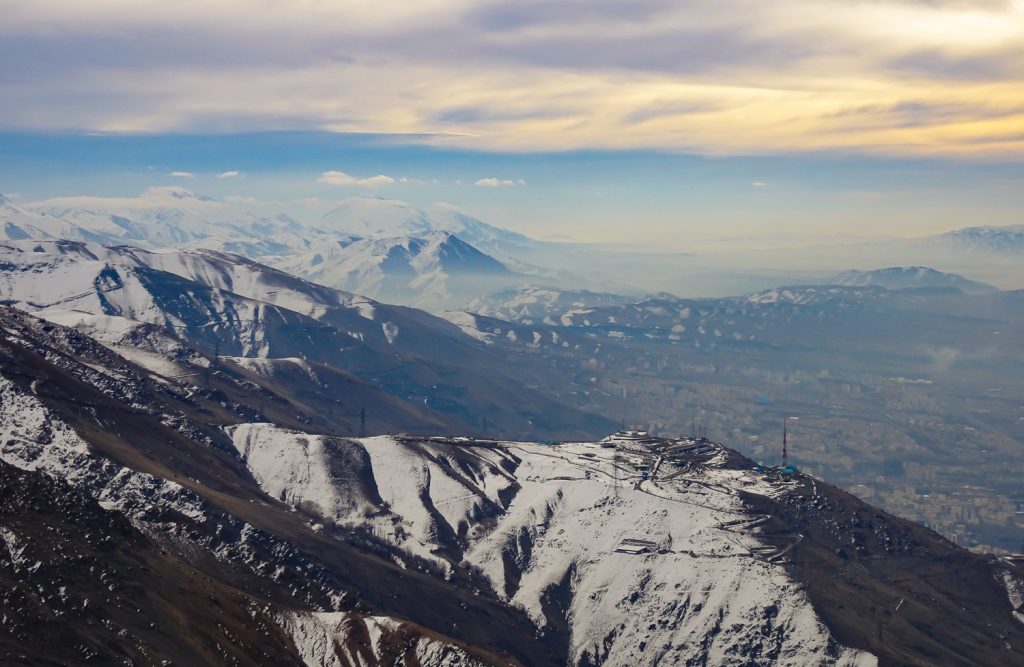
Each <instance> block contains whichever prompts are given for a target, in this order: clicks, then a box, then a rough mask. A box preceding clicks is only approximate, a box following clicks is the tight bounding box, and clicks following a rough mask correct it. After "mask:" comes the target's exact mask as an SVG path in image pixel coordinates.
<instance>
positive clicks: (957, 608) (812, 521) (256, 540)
mask: <svg viewBox="0 0 1024 667" xmlns="http://www.w3.org/2000/svg"><path fill="white" fill-rule="evenodd" d="M115 328H116V327H114V326H113V325H112V324H111V323H105V324H103V325H102V326H99V327H97V328H96V329H95V330H94V331H95V332H99V331H106V332H108V333H109V332H110V331H111V330H112V329H115ZM0 332H2V335H0V361H2V364H0V481H2V484H0V541H2V545H3V547H2V548H0V581H2V582H3V583H4V590H5V591H6V594H5V595H4V596H2V598H0V612H2V619H3V620H2V622H0V651H3V652H4V653H5V654H6V655H14V656H16V658H17V660H16V662H20V663H22V664H25V663H56V664H73V663H80V662H83V661H88V660H90V659H98V658H99V657H103V656H106V657H112V656H115V657H126V658H130V659H132V660H134V661H135V662H139V663H145V664H160V663H161V662H165V664H166V661H170V662H172V663H175V664H190V665H217V664H224V663H225V662H231V663H234V662H237V663H238V664H288V665H291V664H296V665H310V666H323V665H332V666H333V665H340V666H344V665H365V666H374V667H376V666H383V665H394V664H406V665H408V664H415V665H421V666H422V667H448V666H451V667H455V666H456V665H458V666H462V667H477V666H481V665H495V666H497V665H502V666H506V665H507V666H512V665H540V666H548V665H550V666H552V667H554V666H563V665H564V666H570V667H577V666H579V667H583V666H593V665H605V666H608V667H613V666H627V665H628V666H631V667H632V666H637V667H646V666H653V665H666V664H698V665H711V664H715V665H737V666H738V665H770V664H771V665H774V664H781V665H805V664H822V665H874V664H894V663H900V664H925V663H927V664H965V665H982V664H1005V665H1016V664H1024V659H1022V658H1021V654H1020V651H1019V647H1020V646H1022V645H1024V623H1022V622H1021V621H1020V620H1018V619H1017V617H1016V616H1015V614H1017V615H1020V614H1021V611H1022V610H1021V606H1022V604H1024V601H1022V600H1021V599H1020V590H1021V587H1022V585H1024V582H1022V573H1021V571H1020V565H1018V564H1015V563H1014V562H1012V561H1004V560H999V559H989V558H986V557H983V556H978V555H974V554H970V553H968V552H966V551H962V550H960V549H958V548H956V547H955V546H954V545H952V544H951V543H949V542H947V541H945V540H943V539H941V538H940V537H938V536H937V535H935V534H934V533H932V532H930V531H928V530H927V529H925V528H923V527H921V526H919V525H916V524H913V523H910V522H905V521H901V520H899V519H896V518H894V517H892V516H889V515H887V514H885V513H883V512H880V511H878V510H875V509H873V508H871V507H869V506H867V505H865V504H863V503H861V502H860V501H858V500H856V499H854V498H852V497H851V496H849V495H847V494H845V493H842V492H840V491H838V490H837V489H835V488H833V487H830V486H828V485H826V484H823V483H821V482H819V481H817V480H815V479H813V478H811V477H808V476H806V475H803V474H800V473H795V474H779V473H777V472H772V471H766V472H765V471H758V470H754V469H752V467H751V462H749V461H747V460H746V459H744V458H743V457H741V456H739V455H737V454H735V453H734V452H732V451H730V450H728V449H727V448H725V447H723V446H721V445H718V444H716V443H713V442H709V441H707V440H703V439H690V438H683V439H676V438H654V437H648V436H644V435H642V434H636V433H627V434H619V435H617V436H614V437H610V438H607V439H605V440H603V441H600V442H567V443H562V444H558V445H544V444H538V443H530V442H518V441H494V440H478V439H473V438H467V437H426V436H373V437H365V438H355V437H346V436H345V435H344V434H338V433H335V432H332V427H331V424H332V422H331V421H330V419H329V418H328V417H329V416H328V415H326V414H323V411H322V410H320V409H319V408H317V407H313V406H309V405H304V403H303V402H302V401H294V402H292V403H289V404H288V408H287V409H282V408H280V407H278V405H277V403H278V401H279V400H283V397H281V395H280V394H277V393H275V383H274V381H273V380H271V379H268V378H266V377H263V376H260V375H258V374H253V373H250V372H249V371H248V370H247V369H246V368H244V367H243V366H236V365H234V364H233V363H232V362H230V361H227V360H218V359H212V358H210V357H206V356H204V355H199V356H195V353H194V352H188V351H187V350H183V351H182V352H181V353H180V354H176V355H174V356H172V357H171V358H170V359H168V358H164V359H160V358H159V357H157V356H156V355H153V356H145V355H141V354H139V353H138V351H140V350H142V347H134V344H133V341H137V342H138V344H139V345H142V344H143V342H144V341H146V340H148V341H150V342H152V341H153V340H154V339H153V338H152V337H151V336H143V337H142V338H141V339H140V338H137V337H135V336H133V335H127V336H122V337H119V338H118V339H117V341H118V342H117V343H116V344H114V345H112V344H111V343H110V342H109V339H108V342H107V343H101V342H100V341H98V340H95V339H93V338H91V337H89V336H87V335H84V334H83V333H81V332H80V331H77V330H75V329H68V328H65V327H64V326H61V325H58V324H55V323H52V322H46V321H42V320H38V319H36V318H34V317H31V316H29V315H27V314H25V313H23V312H20V311H17V310H14V309H11V308H7V307H0ZM151 333H152V334H153V335H157V334H158V333H159V332H158V331H157V330H155V329H153V330H151ZM164 342H165V343H166V342H167V341H166V340H165V341H164ZM133 349H134V350H135V351H133ZM168 349H169V348H168ZM121 353H124V354H127V355H128V356H124V354H121ZM201 359H206V361H207V363H212V364H214V365H216V366H217V367H218V368H217V370H216V371H215V372H214V374H213V375H211V376H209V377H203V374H202V373H195V372H186V373H180V372H179V371H180V370H185V371H188V370H189V369H190V368H195V367H197V365H198V362H199V361H200V360H201ZM261 404H266V405H267V406H268V407H267V409H266V410H265V411H264V410H263V409H261V408H262V407H263V406H262V405H261ZM894 610H895V611H894ZM183 612H187V613H183ZM938 627H956V629H957V631H956V632H955V633H942V632H935V628H938ZM41 629H42V630H44V631H40V630H41Z"/></svg>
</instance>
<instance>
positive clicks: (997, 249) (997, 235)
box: [921, 225, 1024, 255]
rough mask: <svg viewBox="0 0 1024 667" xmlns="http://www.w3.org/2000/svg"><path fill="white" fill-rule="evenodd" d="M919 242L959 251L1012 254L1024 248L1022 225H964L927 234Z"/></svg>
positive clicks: (1023, 226) (1023, 229)
mask: <svg viewBox="0 0 1024 667" xmlns="http://www.w3.org/2000/svg"><path fill="white" fill-rule="evenodd" d="M921 242H922V243H924V244H927V245H931V246H935V247H945V248H951V249H956V250H959V251H968V252H990V253H993V252H994V253H999V254H1010V255H1012V254H1017V253H1020V252H1021V251H1022V250H1024V225H1007V226H1003V227H994V226H979V227H965V228H963V229H956V230H953V231H951V232H946V233H944V234H936V235H935V236H929V237H927V238H925V239H923V240H922V241H921Z"/></svg>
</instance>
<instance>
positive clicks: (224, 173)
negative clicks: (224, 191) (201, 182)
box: [217, 170, 238, 178]
mask: <svg viewBox="0 0 1024 667" xmlns="http://www.w3.org/2000/svg"><path fill="white" fill-rule="evenodd" d="M235 176H238V172H237V171H235V170H231V171H222V172H221V173H219V174H217V178H234V177H235Z"/></svg>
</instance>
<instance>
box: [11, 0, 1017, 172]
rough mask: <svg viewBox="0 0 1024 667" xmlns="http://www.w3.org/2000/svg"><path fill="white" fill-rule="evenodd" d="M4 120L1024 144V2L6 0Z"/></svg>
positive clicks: (961, 151) (535, 146)
mask: <svg viewBox="0 0 1024 667" xmlns="http://www.w3.org/2000/svg"><path fill="white" fill-rule="evenodd" d="M0 10H2V12H3V16H4V20H3V22H0V95H2V96H3V99H4V100H5V104H4V105H3V106H2V107H0V126H3V127H5V128H7V129H13V130H67V129H72V130H89V131H113V132H164V131H207V132H211V131H212V132H217V131H248V130H265V129H327V130H334V131H344V132H373V133H392V134H400V135H405V136H415V137H418V138H419V140H421V141H430V142H437V143H446V144H454V145H458V146H460V147H469V148H480V149H498V150H514V151H515V150H523V151H526V150H562V149H577V148H629V149H634V148H640V149H666V150H683V151H697V152H706V153H779V152H802V151H811V150H821V149H832V150H841V151H857V152H873V153H883V154H901V155H931V154H943V155H971V156H974V155H1014V154H1017V153H1019V151H1020V150H1021V149H1022V148H1024V0H775V1H774V2H764V1H763V0H687V1H686V2H672V1H670V0H635V1H633V2H628V3H626V2H618V1H616V0H590V1H586V2H584V1H583V0H562V1H556V0H525V1H524V0H520V1H518V2H512V1H509V0H488V1H484V2H478V1H476V0H472V1H471V0H423V1H422V2H417V3H398V4H389V3H371V2H368V1H366V0H348V1H333V2H301V3H283V2H281V3H268V2H263V1H262V0H223V1H222V2H219V3H216V4H215V5H209V4H208V3H200V2H198V0H182V1H181V2H178V3H165V2H157V1H156V0H133V1H132V2H128V1H127V0H94V1H93V2H89V3H82V2H77V1H73V0H38V1H37V2H32V3H27V2H14V1H11V0H0Z"/></svg>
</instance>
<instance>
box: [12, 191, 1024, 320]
mask: <svg viewBox="0 0 1024 667" xmlns="http://www.w3.org/2000/svg"><path fill="white" fill-rule="evenodd" d="M285 208H286V207H285V205H284V204H270V203H267V202H257V201H255V200H253V201H250V200H246V199H243V198H226V199H224V200H220V201H217V200H213V199H211V198H209V197H205V196H202V195H197V194H195V193H192V192H190V191H188V190H186V189H184V188H181V187H152V188H149V189H147V190H146V191H144V192H143V193H141V194H140V195H139V196H137V197H122V198H116V197H114V198H111V197H107V198H103V197H60V198H54V199H49V200H44V201H40V202H33V203H30V204H26V205H22V206H19V205H16V204H15V203H13V202H12V201H11V200H4V199H0V223H2V225H3V228H2V230H0V237H2V238H5V239H8V240H25V239H50V240H55V239H66V240H78V241H85V242H93V243H99V244H102V245H121V244H129V245H133V246H136V247H142V248H146V249H150V250H160V249H167V248H180V249H213V250H221V251H224V252H231V253H235V254H240V255H243V256H245V257H248V258H250V259H255V260H258V261H260V262H262V263H265V264H269V265H272V266H274V267H276V268H279V269H283V270H285V271H288V272H290V273H293V274H296V275H299V276H302V277H305V278H307V279H310V280H314V281H317V282H320V283H324V284H327V285H328V286H330V287H335V288H338V289H344V290H347V291H353V292H355V293H359V294H364V295H368V296H372V297H375V298H379V299H381V300H385V301H391V302H396V303H402V304H406V305H415V306H418V307H421V308H427V309H429V310H431V311H434V312H439V311H441V310H444V309H446V308H453V307H454V308H461V307H462V306H464V305H465V304H466V303H468V302H470V301H472V300H473V299H476V298H480V297H483V296H485V295H486V294H488V293H490V292H494V291H498V290H501V289H505V288H512V287H516V286H519V285H522V284H527V283H529V284H543V285H549V286H554V287H557V288H559V289H570V290H571V289H580V288H581V287H585V288H587V289H589V290H591V291H606V292H608V291H610V292H627V293H630V294H636V293H642V292H643V291H644V288H645V287H646V286H648V285H651V284H652V282H656V283H658V285H659V286H658V287H657V289H664V288H665V287H668V288H670V289H673V290H676V291H683V292H685V293H691V294H702V293H705V292H706V291H707V290H708V289H711V290H712V292H714V291H715V290H722V289H725V290H726V291H725V292H721V291H719V292H718V293H725V294H735V293H738V292H740V291H751V290H755V289H761V288H764V287H770V286H773V285H777V284H782V283H783V282H786V281H784V280H783V274H785V273H786V272H785V270H784V269H776V270H775V273H776V274H778V275H779V277H778V278H773V277H772V272H765V273H764V274H763V275H761V274H757V275H754V274H751V275H746V274H744V273H743V270H742V269H740V268H736V269H735V270H733V269H732V268H731V267H732V263H730V262H733V260H734V259H743V261H744V262H748V261H749V260H748V259H747V255H748V254H749V253H747V254H744V253H746V252H747V251H744V250H743V249H742V247H738V248H736V249H735V251H732V255H735V257H734V258H732V259H730V256H728V255H725V256H723V255H721V254H719V255H710V256H707V257H702V256H699V255H693V254H689V255H686V254H680V253H662V252H657V251H655V250H654V249H651V248H643V247H637V248H634V249H633V250H632V251H629V252H627V251H625V250H623V249H621V248H618V249H614V248H607V247H604V246H600V245H593V244H589V245H588V244H581V243H558V242H550V241H537V240H534V239H531V238H529V237H527V236H524V235H522V234H519V233H516V232H513V231H510V230H506V229H501V228H499V227H495V226H493V225H489V224H487V223H485V222H483V221H481V220H478V219H476V218H473V217H471V216H468V215H466V214H465V213H462V212H460V211H459V210H457V209H456V208H454V207H452V206H449V205H444V204H435V205H432V206H430V207H426V208H420V207H416V206H413V205H411V204H408V203H406V202H402V201H397V200H390V199H379V198H366V197H356V198H351V199H346V200H344V201H341V202H339V203H338V204H337V206H335V207H334V208H333V209H331V210H329V211H328V212H327V213H325V214H323V215H320V214H302V213H296V212H295V211H296V210H302V208H301V207H298V209H296V207H290V208H289V209H288V210H289V211H291V213H285V212H283V210H284V209H285ZM1022 249H1024V241H1022V237H1021V232H1020V229H1018V227H1013V226H1011V227H972V228H966V229H963V230H958V231H954V232H949V233H946V234H941V235H935V236H930V237H922V238H918V239H904V240H896V241H887V242H885V243H869V244H866V245H865V244H860V245H857V244H854V245H852V246H849V247H846V246H844V247H838V246H836V247H831V246H829V247H822V248H819V249H817V250H815V251H814V252H811V253H807V252H801V253H799V254H800V259H799V260H798V261H797V262H796V263H798V264H800V263H806V258H807V257H814V256H820V257H821V258H822V259H821V260H820V261H819V262H818V263H817V264H816V265H815V268H814V273H815V275H820V276H823V275H827V273H823V272H822V264H824V265H828V264H831V265H833V266H838V267H839V268H841V267H843V266H855V265H864V263H865V262H866V261H878V260H880V259H881V260H883V261H884V258H888V257H897V256H898V257H900V258H913V259H915V261H924V262H928V263H929V266H940V267H952V268H955V269H956V270H963V271H967V272H968V273H969V274H975V275H983V276H984V275H987V274H989V273H993V275H994V276H996V277H998V278H999V280H998V281H997V282H998V283H999V284H1002V285H1005V284H1007V283H1014V281H1016V280H1017V277H1015V276H1016V273H1015V271H1016V269H1015V268H1014V267H1013V266H1012V265H1013V258H1014V257H1016V255H1017V254H1019V253H1020V252H1021V251H1022ZM793 252H795V251H785V252H783V251H774V252H764V251H761V252H759V253H757V255H756V257H755V258H749V259H750V260H755V259H756V261H758V262H768V263H772V262H774V263H781V266H782V267H785V266H786V265H793V264H794V260H793V258H792V257H791V255H792V254H793ZM787 253H788V254H787ZM837 253H838V254H837ZM830 257H831V258H832V259H828V258H830ZM595 267H600V271H595V270H594V268H595ZM681 267H689V268H687V269H686V271H685V272H683V271H682V270H681ZM835 270H838V269H833V271H835ZM651 276H659V277H660V278H659V280H658V281H652V280H651ZM890 278H891V277H890ZM844 279H848V277H847V278H844ZM965 280H966V279H965ZM715 285H717V286H718V287H714V286H715ZM709 286H710V287H709Z"/></svg>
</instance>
